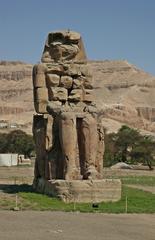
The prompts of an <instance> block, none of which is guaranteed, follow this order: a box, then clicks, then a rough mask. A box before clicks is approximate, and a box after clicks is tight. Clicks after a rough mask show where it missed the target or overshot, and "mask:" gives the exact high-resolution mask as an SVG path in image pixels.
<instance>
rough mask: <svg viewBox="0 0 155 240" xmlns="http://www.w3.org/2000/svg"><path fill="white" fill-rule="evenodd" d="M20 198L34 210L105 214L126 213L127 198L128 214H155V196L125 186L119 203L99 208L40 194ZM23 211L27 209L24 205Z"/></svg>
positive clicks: (28, 194) (104, 204)
mask: <svg viewBox="0 0 155 240" xmlns="http://www.w3.org/2000/svg"><path fill="white" fill-rule="evenodd" d="M19 196H20V197H21V198H22V199H23V200H24V201H26V202H27V204H28V205H29V206H31V209H32V210H51V211H80V212H103V213H125V212H126V197H127V212H128V213H155V195H154V194H152V193H149V192H145V191H142V190H138V189H132V188H129V187H126V186H123V189H122V198H121V200H120V201H118V202H114V203H113V202H110V203H104V202H102V203H100V204H98V208H95V209H94V208H93V207H92V204H90V203H76V204H73V203H64V202H62V201H60V200H58V199H56V198H51V197H48V196H46V195H42V194H38V193H26V192H21V193H19ZM24 201H23V209H27V207H26V206H25V205H24Z"/></svg>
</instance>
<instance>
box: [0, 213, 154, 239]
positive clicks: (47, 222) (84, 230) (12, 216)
mask: <svg viewBox="0 0 155 240" xmlns="http://www.w3.org/2000/svg"><path fill="white" fill-rule="evenodd" d="M0 216H1V217H0V239H2V240H21V239H22V240H43V239H45V240H52V239H53V240H73V239H77V240H154V239H155V215H154V214H153V215H146V214H139V215H137V214H132V215H130V214H128V215H125V214H123V215H122V214H118V215H116V214H109V215H108V214H97V213H96V214H91V213H90V214H84V213H64V212H32V211H26V212H11V211H1V212H0Z"/></svg>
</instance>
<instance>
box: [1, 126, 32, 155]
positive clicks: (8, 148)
mask: <svg viewBox="0 0 155 240" xmlns="http://www.w3.org/2000/svg"><path fill="white" fill-rule="evenodd" d="M34 148H35V146H34V141H33V137H32V136H31V135H28V134H26V133H25V132H23V131H21V130H15V131H12V132H10V133H8V134H4V135H3V136H1V135H0V152H1V153H9V152H11V153H18V154H24V155H25V156H26V157H30V155H31V153H32V152H33V151H34Z"/></svg>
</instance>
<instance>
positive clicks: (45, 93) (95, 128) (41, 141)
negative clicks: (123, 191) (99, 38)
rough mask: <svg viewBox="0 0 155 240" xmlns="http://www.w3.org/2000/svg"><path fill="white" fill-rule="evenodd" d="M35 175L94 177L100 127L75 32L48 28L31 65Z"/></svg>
mask: <svg viewBox="0 0 155 240" xmlns="http://www.w3.org/2000/svg"><path fill="white" fill-rule="evenodd" d="M33 85H34V104H35V109H36V112H37V113H39V114H41V115H36V116H34V125H33V132H34V137H35V142H36V149H37V161H36V177H37V176H42V177H45V178H47V179H52V178H54V179H67V180H69V179H98V178H101V176H102V164H103V151H104V146H103V144H104V141H103V139H104V138H103V129H102V127H101V125H100V123H99V119H98V116H97V109H96V107H95V106H94V105H93V104H92V101H93V95H92V89H93V86H92V75H91V73H90V70H89V68H88V66H87V63H86V54H85V50H84V46H83V43H82V39H81V36H80V34H79V33H76V32H73V31H69V30H68V31H59V32H53V33H49V35H48V37H47V40H46V43H45V47H44V51H43V55H42V63H41V64H38V65H36V66H34V69H33Z"/></svg>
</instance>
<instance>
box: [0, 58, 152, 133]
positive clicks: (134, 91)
mask: <svg viewBox="0 0 155 240" xmlns="http://www.w3.org/2000/svg"><path fill="white" fill-rule="evenodd" d="M89 65H90V67H91V69H92V73H93V78H94V95H95V98H96V104H97V106H98V107H99V108H100V109H102V110H103V125H104V126H105V127H106V128H107V130H108V131H117V129H118V128H119V127H120V126H121V125H122V124H128V125H129V126H132V127H136V128H139V129H142V130H145V131H146V132H148V133H151V134H155V98H154V96H155V77H154V76H151V75H150V74H148V73H146V72H144V71H143V70H140V69H138V68H137V67H136V66H134V65H132V64H130V63H128V62H127V61H125V60H124V61H123V60H122V61H109V60H105V61H89ZM0 86H1V88H0V130H6V129H7V130H13V129H16V128H20V129H22V130H24V131H26V132H28V133H31V131H32V130H31V128H32V116H33V114H34V107H33V91H32V65H31V64H26V63H22V62H7V61H1V62H0Z"/></svg>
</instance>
